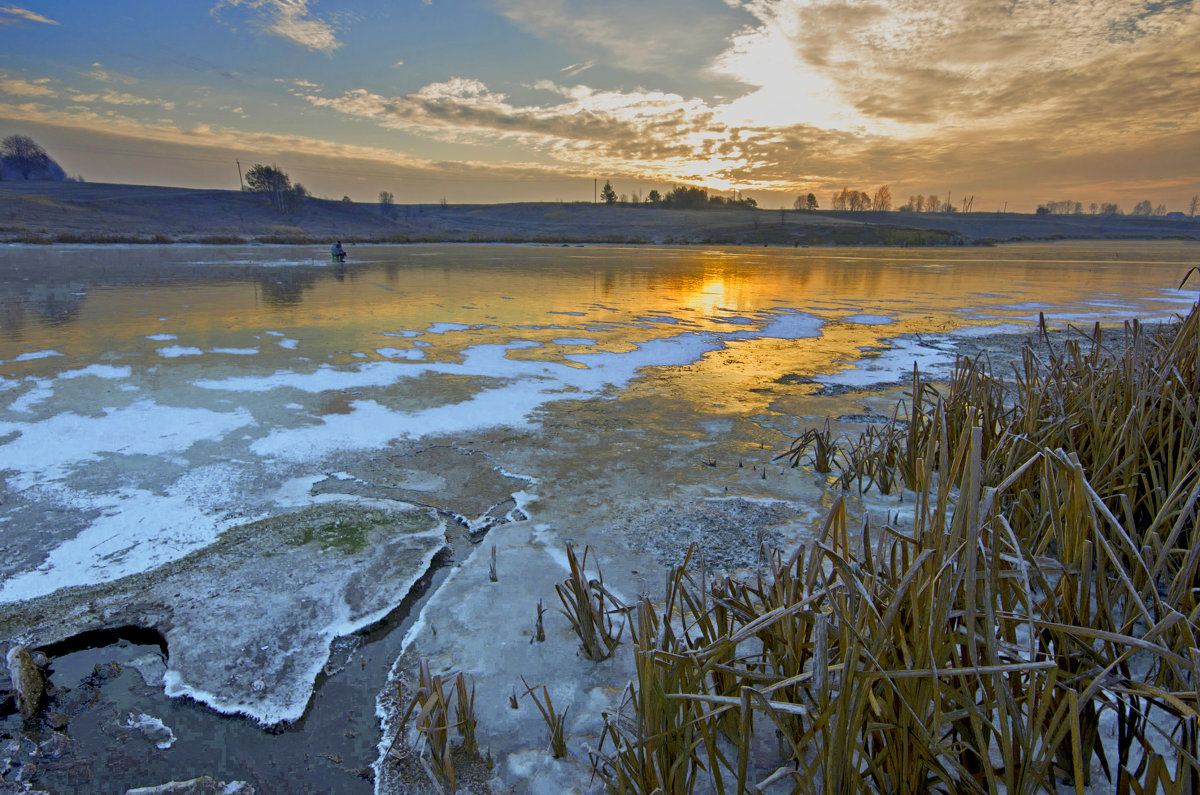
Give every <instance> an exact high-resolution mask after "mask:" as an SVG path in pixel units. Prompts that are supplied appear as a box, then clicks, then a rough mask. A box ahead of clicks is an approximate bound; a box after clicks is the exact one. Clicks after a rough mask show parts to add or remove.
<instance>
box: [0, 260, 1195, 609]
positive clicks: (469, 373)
mask: <svg viewBox="0 0 1200 795" xmlns="http://www.w3.org/2000/svg"><path fill="white" fill-rule="evenodd" d="M319 253H320V252H316V254H319ZM1198 254H1200V246H1197V245H1196V244H1185V243H1173V242H1172V243H1162V242H1157V243H1071V244H1067V243H1058V244H1053V245H1046V244H1022V245H1012V246H1005V247H998V248H981V249H779V248H775V249H765V248H764V249H752V248H723V249H700V248H631V247H587V248H583V247H574V248H566V247H562V248H559V247H539V246H412V247H397V246H362V247H352V248H351V250H350V263H349V264H348V265H347V266H346V267H335V266H331V265H328V264H326V263H325V262H323V261H322V259H321V258H320V257H319V256H316V255H315V254H314V251H313V250H312V249H310V248H300V247H275V246H272V247H266V246H255V247H250V246H243V247H207V248H205V247H187V246H169V247H113V248H99V247H91V248H89V247H76V248H70V247H66V248H62V247H54V248H43V247H25V246H10V247H5V248H3V249H0V265H2V266H3V268H4V270H3V275H2V276H0V455H3V456H5V457H6V458H7V459H8V460H9V464H8V469H9V471H10V477H9V479H8V480H7V481H6V485H5V491H6V492H7V493H8V494H9V496H10V497H11V498H12V499H10V500H9V505H10V506H15V507H9V508H8V509H7V513H4V514H3V515H0V528H3V527H5V526H7V527H8V528H10V529H14V530H18V531H25V532H28V531H29V529H30V528H29V527H26V525H27V524H28V523H29V522H31V521H32V518H31V517H33V516H35V515H37V511H38V510H43V509H44V508H45V507H46V506H47V505H48V504H50V505H58V506H60V507H65V508H66V509H67V511H68V513H70V514H71V516H72V517H73V518H71V519H70V520H69V521H66V522H65V523H64V525H63V526H62V527H60V528H58V530H57V531H51V532H44V533H43V536H44V537H43V538H42V539H41V540H40V541H39V542H38V546H40V547H41V548H42V555H43V556H44V555H46V554H48V553H49V552H50V551H51V550H53V549H54V547H55V544H62V545H63V546H61V547H59V548H58V549H57V550H55V551H56V552H58V553H59V554H57V556H55V555H51V556H50V557H49V558H46V557H43V558H42V561H44V560H51V561H54V560H67V559H69V558H71V556H72V555H81V554H82V558H81V559H80V560H79V561H77V562H76V564H73V565H76V568H77V570H75V571H73V572H62V571H59V572H58V573H57V575H55V576H50V574H52V573H53V571H46V570H45V567H43V570H42V571H41V572H40V573H38V574H34V573H33V572H31V571H30V570H29V568H28V566H30V565H31V564H37V563H39V562H42V561H39V560H37V559H36V557H37V556H36V555H34V557H33V558H27V557H22V558H21V559H19V560H13V561H10V562H9V563H8V564H6V566H8V568H7V569H6V571H5V572H4V573H6V574H13V573H16V572H20V571H24V572H25V573H26V575H27V576H26V577H25V581H23V582H25V584H23V585H22V584H19V583H17V584H14V582H13V581H12V580H10V581H9V582H8V583H7V584H6V586H5V592H4V594H3V598H15V597H20V596H22V595H28V594H31V593H44V592H46V590H47V589H52V588H54V587H57V585H56V584H57V583H59V582H64V581H71V578H75V581H83V580H87V581H93V580H97V579H99V580H105V579H110V578H112V577H114V576H118V575H120V574H123V573H128V572H130V571H136V570H139V569H140V568H143V567H146V566H151V565H157V564H158V563H161V562H163V561H164V560H166V559H171V558H173V557H176V556H178V555H180V554H183V552H185V551H186V550H187V549H189V548H195V547H196V546H198V545H199V546H202V545H204V544H205V543H208V542H210V541H211V539H212V538H214V537H215V536H216V535H217V534H219V533H220V532H221V531H222V529H223V528H224V527H226V526H227V520H226V519H224V518H220V517H223V516H224V515H225V514H224V512H223V510H222V505H221V504H219V503H221V499H226V500H228V501H229V502H231V503H246V502H247V501H250V502H253V500H251V499H250V497H249V496H248V495H247V493H246V492H245V490H239V489H237V488H233V489H229V488H226V489H225V490H222V491H220V494H221V495H224V496H223V497H221V499H218V498H216V497H214V496H213V494H214V490H213V489H212V488H211V487H210V486H206V485H205V481H204V479H202V478H199V479H198V478H195V477H193V478H191V479H190V480H189V479H188V478H187V477H185V476H184V475H183V473H185V472H188V471H191V472H202V471H205V468H209V469H210V470H211V471H213V472H219V473H220V475H221V477H222V478H224V479H225V480H229V479H231V478H232V479H233V480H234V481H235V482H237V481H238V480H239V476H238V474H237V473H238V472H244V473H254V474H255V475H256V476H258V477H261V472H263V471H267V470H268V469H269V466H268V463H270V462H274V463H275V464H277V465H278V466H280V467H283V466H284V465H285V464H286V465H287V466H290V467H292V469H289V470H287V471H286V472H284V471H283V470H280V471H279V472H278V473H276V475H277V476H278V477H279V478H283V477H288V476H296V474H297V472H296V471H295V468H296V467H305V466H306V467H308V468H309V471H311V470H313V469H314V468H317V467H318V466H319V464H320V461H321V460H323V459H324V458H325V457H327V456H330V455H333V454H335V453H338V452H347V451H355V450H371V449H381V448H382V447H384V446H386V445H387V443H388V440H389V439H395V438H409V439H412V438H419V437H422V436H425V435H429V434H443V435H451V436H453V435H456V434H465V433H468V432H470V431H472V430H473V429H479V428H486V427H493V426H515V427H521V426H526V427H532V426H533V425H536V422H537V416H538V412H539V410H540V409H542V408H543V407H545V406H546V405H547V404H549V403H550V402H552V401H556V400H564V399H565V400H586V399H594V398H599V397H613V396H614V395H616V394H617V393H620V394H624V395H626V396H629V395H635V396H636V395H637V394H638V393H639V392H644V393H645V394H651V393H653V394H655V395H656V396H657V397H660V398H661V397H664V396H665V397H666V398H667V399H668V400H669V401H673V403H670V404H668V405H674V406H675V407H676V409H677V410H678V411H681V412H682V411H684V410H686V411H687V413H690V414H698V415H704V414H710V415H714V416H740V417H756V416H760V415H771V414H772V413H775V414H776V415H778V414H779V413H781V412H786V411H794V410H795V409H796V407H797V406H798V405H800V404H798V403H797V400H802V399H804V398H805V396H807V395H812V394H814V393H816V392H817V391H819V390H820V389H821V387H822V385H823V384H839V383H840V384H844V385H860V386H861V385H868V384H871V383H877V382H888V381H895V380H897V379H899V378H901V377H903V376H904V375H905V374H906V373H908V372H909V371H911V368H912V364H913V361H914V360H915V361H918V362H919V363H920V364H921V366H922V367H923V368H931V367H932V368H935V369H936V367H938V366H944V365H948V364H949V363H951V362H952V361H953V356H954V351H955V345H956V343H955V339H956V338H954V337H947V335H948V334H950V333H952V332H953V333H958V334H971V333H981V332H983V331H986V330H990V329H995V328H1001V329H1008V330H1013V329H1023V328H1029V327H1031V325H1032V324H1034V323H1036V321H1037V318H1038V313H1039V312H1043V311H1044V312H1046V313H1047V314H1048V315H1049V316H1050V317H1051V318H1052V319H1054V320H1057V321H1064V320H1070V321H1076V322H1083V323H1087V324H1090V323H1091V322H1093V321H1113V320H1121V319H1124V318H1127V317H1141V318H1163V317H1168V316H1170V315H1171V314H1172V313H1173V312H1175V311H1177V310H1180V309H1182V308H1183V307H1184V306H1186V305H1187V304H1189V303H1190V302H1191V301H1192V299H1193V295H1194V294H1193V293H1192V292H1191V291H1185V292H1181V291H1178V290H1176V289H1174V288H1175V287H1176V285H1177V284H1178V281H1179V279H1180V278H1181V277H1182V274H1183V272H1184V271H1185V270H1186V264H1187V263H1189V262H1192V261H1195V260H1197V259H1200V256H1197V255H1198ZM904 335H908V336H904ZM913 335H921V337H920V338H918V337H916V336H913ZM138 417H154V418H155V421H154V424H153V425H154V426H155V427H147V423H146V422H144V421H139V420H138V419H137V418H138ZM629 422H630V423H632V424H641V425H643V426H644V427H645V429H646V432H647V434H648V436H647V440H648V442H647V443H648V444H655V443H662V442H663V441H664V440H669V438H670V436H671V434H672V433H673V428H672V417H670V416H667V415H665V414H663V413H661V412H656V413H647V414H646V415H645V416H641V417H631V418H630V419H629ZM764 424H770V420H769V419H768V420H767V421H765V423H764ZM161 428H169V429H170V432H169V433H167V434H162V433H160V429H161ZM63 429H71V430H70V432H69V433H65V432H64V430H63ZM71 436H79V437H88V438H89V442H88V444H85V445H79V444H74V443H72V442H71V440H70V438H68V437H71ZM6 453H7V455H5V454H6ZM47 462H52V464H53V465H52V466H51V464H49V463H47ZM230 467H232V468H233V469H234V470H236V471H234V472H232V473H231V472H230ZM317 471H319V470H317ZM241 479H243V480H247V481H249V480H253V478H251V477H250V476H249V474H246V475H245V477H243V478H241ZM193 481H195V482H197V483H199V485H193ZM267 481H268V483H267V487H269V486H270V483H276V484H277V482H278V481H277V480H271V479H270V478H267ZM247 488H248V487H247ZM197 489H199V491H196V490H197ZM193 492H195V493H193ZM156 506H157V507H156ZM226 507H227V506H226ZM135 508H136V511H135ZM127 512H128V515H130V516H133V515H134V512H136V515H137V516H138V522H139V523H140V524H141V529H140V536H141V537H142V538H146V539H152V538H154V537H155V535H156V534H161V535H162V536H163V537H164V538H165V539H167V540H169V541H170V542H171V543H169V544H168V543H164V544H160V545H158V546H157V547H156V546H155V545H154V544H144V545H142V546H141V547H139V548H138V550H137V552H136V553H135V552H132V551H130V550H129V549H127V548H125V547H121V548H119V549H116V548H114V549H108V548H106V547H105V546H104V544H105V543H106V539H103V538H97V537H95V535H96V533H98V532H100V529H101V528H102V527H106V526H108V525H112V524H114V523H117V524H119V523H120V522H121V516H122V515H123V514H124V513H127ZM98 514H99V516H98ZM88 517H91V518H88ZM155 517H158V518H155ZM181 517H183V518H182V519H181ZM181 521H186V522H187V523H188V524H189V530H188V535H187V538H186V539H183V540H181V538H180V535H179V533H178V532H177V531H175V530H174V529H172V528H174V527H177V526H178V525H179V524H180V523H181ZM158 523H161V525H160V524H158ZM89 528H90V529H89ZM89 533H91V535H89ZM72 539H74V542H75V547H72V546H71V540H72ZM85 542H86V544H92V543H95V544H96V546H95V547H89V548H88V549H87V550H85V552H86V554H83V553H80V552H79V549H78V547H79V545H84V544H85ZM114 543H116V542H114ZM49 568H50V569H51V570H53V569H54V568H55V566H54V565H51V566H50V567H49ZM64 578H65V579H64ZM26 581H27V582H26ZM39 583H40V584H39Z"/></svg>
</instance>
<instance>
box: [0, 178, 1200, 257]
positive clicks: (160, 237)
mask: <svg viewBox="0 0 1200 795" xmlns="http://www.w3.org/2000/svg"><path fill="white" fill-rule="evenodd" d="M1071 238H1075V239H1079V238H1145V239H1155V238H1186V239H1197V238H1200V221H1196V220H1192V219H1167V218H1147V217H1134V216H1116V217H1111V216H1090V215H1083V216H1037V215H1027V214H1019V213H1004V214H1000V213H969V214H960V213H949V214H943V213H934V214H914V213H899V212H888V213H874V212H860V213H847V212H829V211H817V212H799V211H793V210H788V211H787V212H784V213H781V212H780V211H779V210H766V209H760V210H749V209H743V208H738V209H724V208H722V209H716V208H714V209H709V210H672V209H660V208H652V207H645V206H633V207H622V206H616V207H608V206H604V205H594V204H587V203H570V204H564V203H552V202H544V203H522V204H478V205H472V204H458V205H448V206H445V207H443V206H440V205H437V204H420V205H396V206H394V207H392V208H391V213H390V215H385V214H384V213H383V212H382V211H381V209H380V207H379V206H378V205H376V204H372V203H358V202H341V201H333V200H328V199H309V200H308V201H306V202H305V203H304V204H303V205H302V207H301V208H300V209H299V211H298V212H296V213H294V214H292V215H289V216H285V215H283V214H281V213H279V212H277V211H276V210H275V209H273V208H272V207H271V206H270V205H269V204H267V203H266V201H265V200H264V199H263V198H262V197H261V196H259V195H256V194H251V193H242V192H239V191H220V190H193V189H187V188H163V187H153V186H138V185H112V184H89V183H73V182H14V181H4V182H0V242H7V243H20V242H24V243H121V242H146V243H151V242H157V243H170V242H199V243H229V242H243V241H259V242H264V243H272V242H277V243H288V242H303V243H308V242H313V241H329V240H334V239H341V240H343V241H346V242H514V243H516V242H563V243H570V242H591V243H605V242H608V243H618V242H630V243H748V244H772V245H810V244H816V245H819V244H862V245H871V244H883V245H961V244H979V243H987V242H1003V241H1010V240H1052V239H1071Z"/></svg>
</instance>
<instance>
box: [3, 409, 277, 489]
mask: <svg viewBox="0 0 1200 795" xmlns="http://www.w3.org/2000/svg"><path fill="white" fill-rule="evenodd" d="M254 424H255V422H254V417H253V416H252V415H251V414H250V412H249V411H247V410H246V409H242V408H239V409H236V410H234V411H228V412H222V411H210V410H208V409H196V408H180V407H177V406H160V405H159V404H157V403H155V402H154V401H152V400H139V401H137V402H135V403H133V404H131V405H129V406H125V407H121V408H106V409H104V415H103V416H102V417H85V416H82V415H79V414H74V413H72V412H64V413H62V414H57V415H55V416H53V417H50V418H49V419H45V420H42V421H40V422H33V423H23V422H0V436H3V435H5V434H8V433H11V432H13V431H19V432H20V436H19V437H17V438H16V439H14V440H12V441H10V442H8V443H7V444H5V445H0V451H2V452H0V455H2V456H3V459H4V464H5V468H6V469H16V470H18V471H19V472H20V474H19V475H18V476H17V477H16V479H15V480H14V481H11V482H12V484H13V485H15V486H16V487H17V488H18V489H26V488H29V487H30V486H33V485H35V484H36V483H39V482H44V481H46V480H54V479H59V478H62V477H64V476H65V475H66V474H67V473H68V470H69V469H70V468H71V467H73V466H75V465H78V464H80V463H83V462H85V461H92V460H95V459H96V458H98V457H99V456H100V455H101V454H102V453H116V454H122V455H166V454H168V453H182V452H184V451H186V450H187V449H188V448H190V447H191V446H192V445H194V444H195V443H196V442H200V441H204V440H207V439H220V438H221V437H222V436H223V435H224V434H227V433H230V432H232V431H234V430H237V429H239V428H245V427H247V426H252V425H254ZM148 428H153V429H154V432H153V433H147V432H146V429H148Z"/></svg>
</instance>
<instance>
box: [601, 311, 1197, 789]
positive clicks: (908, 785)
mask: <svg viewBox="0 0 1200 795" xmlns="http://www.w3.org/2000/svg"><path fill="white" fill-rule="evenodd" d="M1112 336H1115V339H1114V338H1112ZM1112 336H1110V335H1107V334H1105V333H1103V332H1102V331H1101V329H1100V328H1099V327H1097V328H1095V329H1094V330H1093V331H1092V332H1091V333H1090V334H1089V335H1084V338H1083V339H1079V338H1075V339H1071V340H1068V341H1067V342H1066V343H1065V345H1063V346H1062V347H1061V348H1059V349H1054V348H1053V347H1051V345H1050V343H1049V335H1048V334H1043V337H1042V339H1041V340H1040V341H1039V343H1038V344H1037V345H1036V346H1030V347H1029V348H1027V349H1026V350H1025V352H1024V355H1023V358H1022V361H1021V363H1020V365H1019V366H1018V367H1017V368H1016V369H1015V371H1014V373H1013V375H1012V377H1011V378H1010V379H1009V380H1008V381H1005V380H1002V379H1000V378H998V377H996V376H995V375H994V374H993V373H992V372H991V368H990V365H989V363H988V362H987V360H986V359H973V360H969V359H961V360H960V361H959V362H958V364H957V366H956V368H955V371H954V373H953V375H952V376H951V378H950V379H949V382H948V383H947V384H946V385H944V387H942V388H940V389H939V388H936V387H935V386H933V385H932V384H929V383H927V382H925V381H924V380H923V379H922V378H921V377H920V374H919V373H916V372H914V378H913V389H912V393H911V395H910V399H909V403H908V405H907V406H904V407H900V408H898V409H897V413H896V416H895V418H894V420H893V421H892V422H891V423H890V424H888V425H887V426H885V427H883V428H877V429H873V430H872V431H870V432H869V433H868V434H865V435H864V436H863V437H860V438H859V439H857V440H851V441H850V442H846V443H838V446H837V449H836V450H835V449H833V445H832V443H830V442H829V441H828V438H827V434H823V433H820V432H810V433H808V434H805V435H803V436H801V437H800V438H799V439H798V440H797V442H796V444H795V445H793V447H792V448H791V449H790V450H789V451H787V452H786V453H784V456H785V457H787V458H789V459H790V460H792V461H793V462H794V463H795V462H799V461H800V460H801V459H802V458H803V456H804V454H805V451H806V449H807V448H808V447H809V446H815V447H814V448H813V449H814V453H815V456H814V457H815V459H816V460H815V461H814V464H817V465H818V468H820V466H821V465H823V464H826V463H828V462H833V463H835V464H836V466H838V467H839V469H840V471H841V472H842V475H841V477H840V478H839V481H840V482H841V483H842V484H843V486H845V487H849V486H851V485H857V486H858V487H859V488H870V487H871V486H875V487H877V488H879V489H881V490H888V489H891V488H893V487H900V486H904V487H906V488H908V489H909V490H910V491H911V492H912V497H913V498H914V501H915V506H914V512H913V516H912V519H911V521H910V522H905V523H903V524H901V523H900V522H899V521H898V520H891V521H890V522H889V523H886V524H884V525H883V526H881V527H877V528H875V527H872V526H871V525H870V523H869V522H867V521H866V520H863V522H862V524H861V526H860V527H858V528H857V530H852V529H851V526H850V518H849V517H848V515H847V512H846V508H845V504H844V502H843V501H841V500H840V499H839V500H838V501H836V502H835V504H834V506H833V508H832V509H831V510H830V511H829V513H828V515H827V517H826V520H825V522H824V525H823V527H822V528H821V531H820V532H819V534H818V535H817V537H816V538H815V539H814V540H813V541H812V542H811V543H809V544H807V545H804V546H801V547H800V548H798V549H797V550H795V551H794V552H793V553H791V554H790V555H787V556H784V555H783V554H780V553H776V554H775V556H774V557H773V558H772V560H771V561H770V565H769V567H768V570H767V571H766V572H765V574H762V575H760V576H759V577H757V578H756V579H753V580H750V581H746V580H738V579H730V578H726V579H722V580H719V581H716V582H711V583H710V582H706V581H705V579H704V577H703V574H701V575H699V576H697V574H696V573H695V571H694V569H695V568H696V567H695V564H694V563H692V562H691V561H690V558H689V563H687V564H685V565H684V566H683V567H681V568H679V569H677V570H675V571H673V572H672V574H671V577H670V578H669V586H668V593H667V597H666V599H665V602H664V603H663V604H662V605H659V606H656V605H653V604H652V603H650V602H649V601H645V600H643V601H642V603H641V604H640V605H639V606H638V608H637V620H636V630H635V631H634V632H633V646H634V654H635V661H636V671H637V674H636V679H635V681H634V682H632V683H631V684H630V686H629V688H628V690H627V692H626V696H625V699H624V703H623V704H622V707H621V708H620V709H619V710H617V711H616V712H614V713H613V714H610V715H606V716H605V731H604V737H603V742H601V744H600V747H599V748H598V749H596V750H595V751H594V752H593V754H592V761H593V765H594V766H595V769H596V771H597V773H598V774H599V775H600V776H601V777H602V778H603V780H604V781H605V782H606V783H607V784H608V786H609V787H610V789H611V790H613V791H615V792H651V791H656V790H660V791H663V792H691V791H692V790H693V789H695V788H696V787H697V786H698V785H699V784H700V782H702V781H707V782H708V784H707V786H711V787H712V788H713V789H714V790H715V791H717V792H719V793H724V792H748V791H755V790H756V789H761V788H764V787H767V786H769V785H771V784H784V783H786V784H788V785H790V786H791V788H792V789H793V791H795V792H799V793H817V792H822V793H829V792H879V793H928V792H944V793H960V792H961V793H971V792H978V793H983V792H999V791H1004V792H1008V793H1034V792H1045V791H1054V790H1055V788H1056V787H1057V786H1058V784H1059V783H1060V782H1068V783H1069V784H1071V785H1072V786H1073V787H1074V789H1075V790H1076V791H1077V792H1082V791H1083V788H1084V787H1085V785H1086V784H1087V783H1088V782H1089V778H1090V775H1091V770H1092V769H1093V764H1094V763H1095V764H1098V766H1099V768H1100V770H1101V771H1102V774H1103V775H1105V776H1107V777H1108V778H1110V779H1111V780H1112V781H1113V782H1114V783H1115V784H1116V786H1117V790H1118V791H1119V792H1137V793H1140V792H1169V793H1177V792H1178V793H1181V792H1193V791H1195V789H1196V788H1197V787H1198V786H1200V761H1198V759H1200V757H1198V753H1197V752H1198V749H1197V717H1198V714H1197V710H1198V709H1200V684H1198V683H1200V644H1198V643H1197V635H1198V634H1200V631H1198V620H1197V617H1198V614H1200V609H1198V605H1197V588H1198V587H1200V539H1198V538H1197V528H1196V504H1197V501H1198V500H1200V468H1198V461H1197V456H1198V453H1200V435H1198V433H1200V432H1198V429H1197V418H1198V416H1200V413H1198V411H1197V394H1196V386H1197V383H1198V381H1197V376H1198V373H1197V355H1198V353H1200V317H1198V315H1197V310H1196V309H1195V308H1193V310H1192V311H1191V312H1190V313H1189V314H1188V316H1187V317H1185V318H1183V319H1182V320H1181V321H1180V322H1179V323H1178V324H1176V325H1174V326H1173V327H1171V328H1169V329H1167V330H1151V329H1147V328H1145V327H1143V326H1141V325H1140V324H1137V323H1130V324H1127V325H1126V326H1125V328H1124V330H1123V332H1118V333H1117V334H1116V335H1112ZM1103 725H1111V726H1112V729H1111V731H1110V730H1102V728H1101V727H1102V726H1103ZM772 734H775V735H776V736H777V737H778V740H779V743H780V753H779V755H778V760H777V764H775V765H774V766H768V767H764V766H763V765H762V764H761V763H759V762H756V761H755V759H754V752H755V749H756V746H761V743H762V742H763V740H764V738H769V737H770V736H771V735H772Z"/></svg>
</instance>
